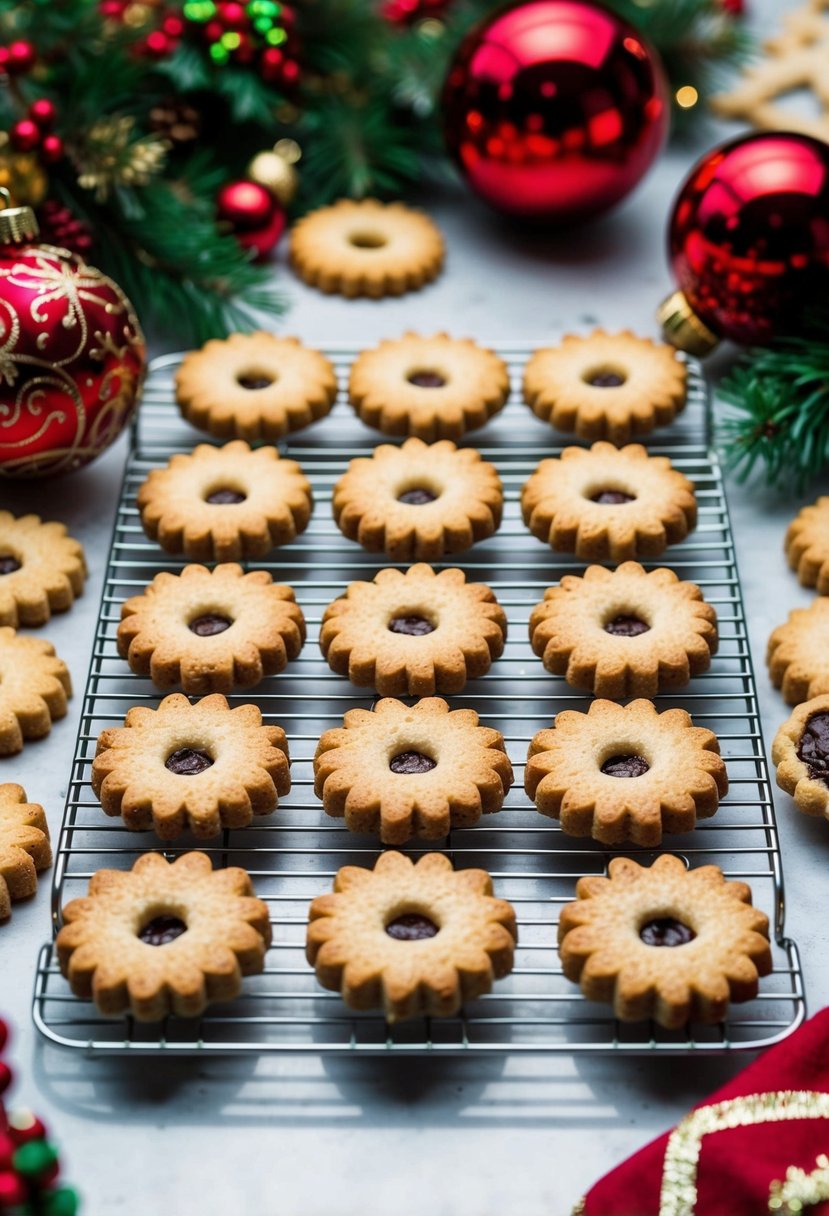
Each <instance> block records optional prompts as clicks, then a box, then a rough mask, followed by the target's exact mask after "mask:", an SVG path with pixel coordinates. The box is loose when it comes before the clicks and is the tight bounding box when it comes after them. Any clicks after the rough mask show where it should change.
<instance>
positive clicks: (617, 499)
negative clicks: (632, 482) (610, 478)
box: [590, 490, 635, 507]
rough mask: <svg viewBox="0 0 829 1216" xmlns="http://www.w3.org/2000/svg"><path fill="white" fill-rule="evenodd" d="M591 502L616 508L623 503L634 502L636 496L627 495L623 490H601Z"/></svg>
mask: <svg viewBox="0 0 829 1216" xmlns="http://www.w3.org/2000/svg"><path fill="white" fill-rule="evenodd" d="M590 501H591V502H599V503H601V504H602V506H605V507H616V506H618V505H619V504H620V503H623V502H634V501H635V495H633V494H625V493H624V492H623V491H622V490H600V491H599V493H598V494H594V495H593V497H592V498H591V500H590Z"/></svg>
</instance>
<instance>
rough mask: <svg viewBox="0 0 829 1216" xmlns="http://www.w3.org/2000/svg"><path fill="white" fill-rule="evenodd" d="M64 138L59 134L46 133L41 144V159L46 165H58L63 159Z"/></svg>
mask: <svg viewBox="0 0 829 1216" xmlns="http://www.w3.org/2000/svg"><path fill="white" fill-rule="evenodd" d="M64 151H65V149H64V146H63V140H62V139H61V137H60V136H59V135H44V137H43V142H42V143H41V145H40V159H41V160H42V161H43V163H44V164H45V165H56V164H57V163H58V161H59V160H63V154H64Z"/></svg>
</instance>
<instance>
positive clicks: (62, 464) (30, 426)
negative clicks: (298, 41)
mask: <svg viewBox="0 0 829 1216" xmlns="http://www.w3.org/2000/svg"><path fill="white" fill-rule="evenodd" d="M0 215H2V212H0ZM144 367H145V351H144V339H143V336H142V334H141V330H140V328H139V325H138V321H137V320H136V317H135V314H134V312H133V310H132V305H131V304H130V302H129V300H128V299H127V298H126V296H125V295H124V293H123V292H122V291H121V289H120V287H118V286H117V284H115V283H114V282H113V281H112V280H111V279H108V278H107V277H106V276H105V275H103V274H101V272H100V271H99V270H96V269H95V268H94V267H92V266H86V265H85V264H84V263H83V262H82V261H81V260H80V259H79V258H77V257H75V255H74V254H70V253H68V252H67V251H66V250H65V249H57V248H53V247H52V246H49V245H36V244H28V245H25V244H24V245H14V244H7V245H0V476H3V477H43V476H46V475H48V474H52V473H63V472H67V471H69V470H70V469H77V468H79V467H80V466H81V465H83V464H87V463H88V462H89V461H90V460H94V458H95V457H96V456H98V455H100V453H101V452H103V451H104V450H105V448H107V447H109V445H110V444H111V443H112V441H113V440H114V439H115V438H116V437H117V436H118V435H119V434H120V433H121V431H122V430H123V428H124V426H125V424H126V423H127V421H128V420H129V418H130V417H131V415H132V413H133V411H134V409H135V407H136V403H137V400H138V393H139V390H140V387H141V382H142V379H143V375H144ZM1 1068H2V1065H0V1069H1Z"/></svg>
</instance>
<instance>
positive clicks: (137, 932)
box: [56, 853, 271, 1022]
mask: <svg viewBox="0 0 829 1216" xmlns="http://www.w3.org/2000/svg"><path fill="white" fill-rule="evenodd" d="M63 921H64V924H63V928H62V929H61V931H60V933H59V934H58V937H57V943H56V948H57V953H58V959H59V961H60V968H61V971H62V972H63V974H64V975H65V976H66V977H67V979H68V980H69V983H70V986H71V988H72V991H73V992H74V993H75V995H76V996H78V997H81V998H82V999H83V1000H86V1001H88V1000H94V1002H95V1004H96V1005H97V1006H98V1009H99V1010H100V1011H101V1013H103V1014H105V1015H106V1016H114V1015H117V1014H122V1013H130V1014H132V1016H133V1017H134V1018H137V1019H138V1021H140V1022H157V1021H159V1020H160V1019H161V1018H165V1017H167V1016H168V1015H169V1014H171V1013H174V1014H178V1015H179V1016H180V1017H185V1018H192V1017H197V1016H198V1015H199V1014H200V1013H202V1012H203V1011H204V1009H205V1008H206V1007H207V1006H208V1005H209V1004H212V1003H213V1002H214V1001H229V1000H232V999H233V998H234V997H235V996H238V995H239V992H240V991H241V988H242V977H243V976H245V975H255V974H257V973H258V972H260V971H262V970H263V968H264V965H265V951H266V949H267V947H268V945H269V944H270V940H271V926H270V918H269V915H268V905H267V904H266V903H264V902H263V901H262V900H261V899H256V898H255V896H254V890H253V884H252V883H251V880H250V876H249V875H248V874H247V873H246V871H245V870H242V869H239V867H238V866H227V867H225V868H222V869H218V870H214V869H213V868H212V866H211V863H210V858H209V857H206V856H205V854H204V853H184V854H182V855H181V856H180V857H178V858H176V860H175V861H173V862H168V861H166V860H165V858H164V857H162V856H161V854H160V853H145V854H144V855H143V856H141V857H139V858H138V860H137V861H136V863H135V865H134V866H133V868H132V869H131V870H99V871H98V872H97V874H93V876H92V878H91V880H90V883H89V894H88V895H87V896H85V897H84V898H82V899H73V900H72V902H71V903H68V904H67V905H66V907H65V908H64V909H63Z"/></svg>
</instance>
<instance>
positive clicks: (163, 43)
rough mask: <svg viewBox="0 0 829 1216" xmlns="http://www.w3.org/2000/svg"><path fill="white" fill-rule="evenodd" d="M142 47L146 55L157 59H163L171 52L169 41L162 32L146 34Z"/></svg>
mask: <svg viewBox="0 0 829 1216" xmlns="http://www.w3.org/2000/svg"><path fill="white" fill-rule="evenodd" d="M144 46H145V48H146V50H147V53H148V54H149V55H153V56H154V57H155V58H157V59H163V58H164V56H165V55H169V53H170V51H171V50H172V47H171V45H170V39H169V38H168V37H167V35H166V34H165V33H164V32H163V31H162V30H153V31H152V33H150V34H148V35H147V37H146V38H145V39H144Z"/></svg>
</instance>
